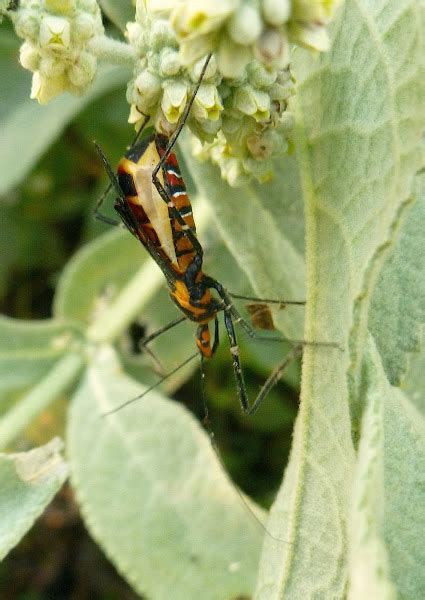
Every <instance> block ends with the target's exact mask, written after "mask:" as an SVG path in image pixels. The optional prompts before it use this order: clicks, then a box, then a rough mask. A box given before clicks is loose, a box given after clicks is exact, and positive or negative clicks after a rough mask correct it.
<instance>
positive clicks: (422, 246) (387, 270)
mask: <svg viewBox="0 0 425 600" xmlns="http://www.w3.org/2000/svg"><path fill="white" fill-rule="evenodd" d="M413 199H414V204H413V206H411V207H410V206H407V207H406V209H405V212H406V213H407V214H406V215H405V217H404V220H403V222H402V226H401V231H400V236H399V239H397V240H396V243H395V244H394V246H393V247H392V248H391V250H390V255H389V257H388V258H387V260H386V262H385V264H384V266H383V268H382V270H381V273H380V276H379V280H378V284H377V286H376V289H375V292H374V295H373V299H372V304H371V312H370V316H369V328H370V330H371V332H372V334H373V335H374V337H375V340H376V343H377V346H378V349H379V351H380V354H381V356H382V358H383V363H384V365H385V370H386V372H387V374H388V377H389V379H390V381H391V382H392V383H394V384H398V383H400V379H401V378H402V377H403V375H404V373H405V371H406V368H407V355H406V353H408V352H412V351H415V350H416V351H417V350H418V347H419V339H420V325H421V324H423V322H424V321H425V268H424V256H425V236H424V231H423V226H424V223H425V175H421V176H420V177H418V181H417V185H416V187H415V193H414V198H413Z"/></svg>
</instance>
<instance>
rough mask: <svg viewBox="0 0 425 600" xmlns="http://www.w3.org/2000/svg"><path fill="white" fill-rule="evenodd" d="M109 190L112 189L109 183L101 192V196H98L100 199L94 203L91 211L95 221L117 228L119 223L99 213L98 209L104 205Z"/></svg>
mask: <svg viewBox="0 0 425 600" xmlns="http://www.w3.org/2000/svg"><path fill="white" fill-rule="evenodd" d="M111 189H112V183H109V185H108V187H107V188H106V190H105V191H104V192H103V194H102V195H101V196H100V198H99V199H98V200H97V202H96V205H95V207H94V209H93V216H94V218H95V219H96V220H97V221H100V222H101V223H106V225H112V226H113V227H119V226H120V225H121V223H120V221H117V220H116V219H112V218H111V217H108V216H107V215H104V214H103V213H102V212H100V207H101V206H102V204H103V203H104V201H105V198H106V197H107V195H108V194H109V192H110V191H111Z"/></svg>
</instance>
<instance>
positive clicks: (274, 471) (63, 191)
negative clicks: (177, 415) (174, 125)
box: [0, 24, 299, 600]
mask: <svg viewBox="0 0 425 600" xmlns="http://www.w3.org/2000/svg"><path fill="white" fill-rule="evenodd" d="M18 47H19V44H18V42H17V40H16V38H15V36H14V35H13V33H12V31H11V30H10V28H8V26H7V24H3V25H2V29H1V30H0V70H1V72H2V74H3V77H2V82H1V83H0V88H1V89H0V96H1V97H2V98H3V101H2V105H3V106H2V107H1V106H0V121H3V123H2V124H1V125H2V127H3V125H4V126H5V130H6V129H7V128H8V126H9V118H10V112H8V111H9V110H10V107H11V106H14V107H15V108H16V106H18V107H19V106H21V105H22V106H25V105H27V104H29V91H30V80H31V77H30V74H29V73H28V72H25V71H24V70H23V69H21V68H20V67H19V64H18V59H17V57H18ZM124 80H125V77H124V78H123V81H124ZM56 102H57V101H56ZM31 103H33V101H31ZM37 109H38V107H37ZM46 110H47V109H46ZM127 116H128V105H127V103H126V101H125V86H124V85H115V86H114V85H113V83H111V89H108V90H107V91H106V92H105V93H100V94H99V96H98V97H97V98H95V99H94V100H93V101H92V102H88V103H87V104H86V106H85V107H82V104H81V107H77V108H76V109H75V116H74V117H73V118H72V119H71V120H70V121H69V122H67V124H66V126H64V127H63V128H61V127H59V128H58V131H57V134H56V135H54V136H52V142H51V143H50V144H47V143H46V144H45V146H46V148H47V149H46V151H43V152H42V153H41V156H40V158H39V159H38V160H37V161H36V164H35V166H34V167H31V169H29V171H28V172H27V173H25V176H24V177H23V178H22V180H21V181H20V182H19V183H18V184H17V185H13V186H12V187H10V189H8V190H7V193H5V194H3V195H2V196H1V197H0V230H1V231H0V252H1V261H0V304H1V312H2V313H3V314H6V315H8V316H11V317H15V318H19V319H43V318H48V317H50V316H51V307H52V301H53V297H54V292H55V285H56V282H57V280H58V276H59V274H60V273H61V271H62V269H63V267H64V265H66V264H67V262H68V261H69V260H70V258H71V257H72V256H74V255H75V253H76V252H78V250H79V249H80V248H83V247H85V246H86V245H88V244H90V243H91V242H92V241H93V240H94V239H95V238H97V237H98V236H102V235H103V236H105V235H106V236H108V235H114V234H112V233H111V232H110V231H108V227H106V226H105V225H103V224H100V223H98V222H96V221H95V220H94V219H93V216H92V211H93V206H94V203H95V201H96V199H97V198H98V197H99V195H100V194H101V193H102V191H103V189H104V188H105V185H106V177H105V174H104V172H103V169H102V166H101V164H100V163H99V160H98V158H97V155H96V153H95V151H94V146H93V140H97V141H98V142H99V144H100V145H101V146H102V148H103V149H104V152H105V154H106V155H107V156H108V158H109V160H110V161H111V163H112V164H116V162H117V160H118V159H119V158H120V156H121V155H122V154H123V152H124V150H125V148H126V146H127V145H128V144H129V141H130V140H131V139H132V137H133V131H132V128H131V127H130V126H129V125H128V124H127ZM34 118H36V117H34ZM29 125H31V123H29ZM31 131H32V130H31V127H30V126H29V127H28V130H26V128H25V123H23V124H22V131H21V135H20V136H18V137H17V138H16V139H11V138H10V136H9V137H8V136H4V137H3V140H2V142H1V143H2V144H3V145H4V144H6V145H7V147H5V146H4V147H3V148H2V150H1V155H2V156H3V158H4V157H5V156H6V157H14V159H13V160H15V161H20V160H21V158H22V156H26V150H27V149H28V148H27V146H26V145H30V146H31V145H32V144H35V143H36V142H37V140H35V139H34V138H33V137H32V135H31ZM182 169H183V170H184V172H187V170H186V169H185V167H184V164H182ZM187 183H188V187H189V190H190V191H191V192H192V197H194V196H195V190H194V189H193V184H192V183H191V181H190V178H189V176H187ZM112 201H113V198H109V199H108V204H109V210H111V206H112ZM111 214H112V213H111ZM195 218H196V207H195ZM123 235H130V234H129V233H126V232H125V233H123ZM201 241H202V243H203V245H204V246H205V253H206V261H205V270H206V272H207V273H211V275H213V276H215V277H216V278H217V279H219V280H220V281H221V282H222V283H223V284H224V285H225V286H226V287H227V288H228V289H230V290H232V291H235V292H239V293H247V292H249V291H250V288H249V284H248V282H247V281H246V278H245V277H244V275H243V273H241V271H240V269H239V268H238V267H237V265H236V263H235V261H234V259H233V258H232V256H231V255H230V254H229V253H228V251H227V250H226V248H225V247H224V245H223V242H222V241H221V239H220V237H219V234H218V233H217V231H216V229H215V227H214V224H213V222H211V224H210V226H209V227H208V229H207V231H206V232H205V233H203V234H202V239H201ZM140 253H141V260H143V259H144V258H145V254H144V253H145V251H144V249H143V248H142V247H140ZM125 260H126V257H125V256H123V257H122V261H123V271H125V269H126V265H125ZM111 285H113V282H111ZM147 285H148V282H147ZM241 309H243V305H241ZM295 310H299V309H295ZM175 316H177V313H176V309H175V308H174V306H173V305H172V304H171V302H170V301H169V299H168V297H167V294H166V291H165V289H163V290H161V291H160V292H159V293H158V294H157V295H156V296H155V298H154V300H153V301H152V302H151V303H150V306H149V307H148V309H147V310H146V311H144V314H143V315H141V317H140V320H138V322H137V323H135V324H134V325H133V326H132V327H131V328H130V329H129V331H128V332H127V333H126V335H125V336H123V338H122V339H121V340H120V341H119V342H118V344H117V346H118V348H119V349H120V351H121V358H122V360H123V362H124V364H125V365H126V368H127V370H128V371H129V372H130V373H131V374H133V375H134V376H139V377H141V380H143V381H155V380H156V379H157V375H156V374H155V373H154V371H153V369H152V361H151V359H150V358H149V357H147V356H146V354H140V353H139V351H138V347H137V343H138V340H139V339H140V338H141V337H142V336H143V334H144V333H145V332H146V331H149V332H150V331H153V330H155V329H156V328H157V327H158V326H160V325H161V324H163V323H166V322H167V321H169V320H170V319H171V318H174V317H175ZM193 334H194V327H193V326H192V324H190V323H188V324H186V323H185V324H183V325H181V326H180V327H179V328H178V329H176V330H175V331H173V332H170V333H167V334H164V336H163V338H162V339H160V340H158V343H157V344H155V345H154V348H155V352H156V353H157V354H158V356H159V357H160V359H161V362H162V363H163V364H164V368H165V369H166V370H168V369H169V368H172V367H173V366H175V364H177V363H176V361H177V357H179V356H180V357H181V356H182V346H185V347H187V350H186V351H184V352H185V353H186V352H187V354H190V352H191V351H193ZM239 337H240V343H241V347H242V360H243V367H244V370H245V377H246V382H247V387H248V391H249V393H250V397H251V398H253V397H255V395H256V393H257V392H258V390H259V388H260V386H261V384H262V383H263V382H264V380H265V378H267V376H268V374H269V373H270V370H271V368H272V367H273V365H275V364H276V363H277V362H278V360H279V358H280V357H281V356H282V347H281V346H280V345H277V347H276V345H273V344H267V343H266V344H264V343H248V342H247V341H246V340H244V339H243V336H242V335H240V336H239ZM171 348H175V349H176V350H175V351H174V353H172V351H171ZM184 355H185V354H184ZM298 375H299V365H297V364H294V365H292V366H291V368H290V369H289V370H288V373H287V374H286V375H285V379H284V381H282V382H281V383H280V384H279V385H278V387H277V388H276V389H275V390H273V391H272V393H271V394H270V395H269V397H268V398H267V401H266V402H265V403H264V405H263V406H262V408H261V409H260V410H259V412H258V414H257V415H256V416H255V417H244V416H243V415H242V414H241V410H240V406H239V403H238V399H237V394H236V388H235V384H234V378H233V371H232V365H231V358H230V353H229V349H228V342H227V339H226V338H225V334H224V332H223V331H222V343H221V345H220V348H219V350H218V352H217V354H216V356H215V357H214V359H213V360H212V361H211V362H209V363H208V364H207V365H206V376H205V393H206V398H207V402H208V406H209V409H210V417H211V427H212V429H213V431H214V434H215V440H216V443H217V445H218V447H219V451H220V455H221V459H222V461H223V462H224V463H225V465H226V467H227V469H228V471H229V473H230V476H231V477H232V479H233V480H234V481H235V482H236V483H237V485H239V486H240V487H241V488H242V490H243V491H244V492H246V493H247V494H248V495H250V496H251V497H253V498H254V499H255V500H256V501H257V502H259V503H260V504H262V505H263V506H265V507H268V506H269V505H270V503H271V501H272V499H273V496H274V493H275V491H276V489H277V487H278V485H279V483H280V481H281V478H282V473H283V469H284V466H285V464H286V461H287V457H288V452H289V448H290V442H291V432H292V426H293V421H294V418H295V415H296V411H297V403H298ZM185 376H186V375H185ZM188 377H189V378H188V379H186V380H185V381H182V378H181V377H180V378H179V380H177V381H175V382H172V383H171V385H170V386H169V389H171V390H174V393H173V396H174V398H175V399H176V401H177V402H182V403H184V404H185V405H186V406H187V407H188V408H189V409H190V410H191V411H192V412H193V413H194V414H196V415H197V416H198V417H199V418H200V419H201V420H202V417H203V409H202V405H201V402H200V385H201V382H200V374H199V370H198V369H195V370H194V371H192V372H191V373H189V374H188ZM176 386H178V387H177V389H174V388H176ZM17 398H19V393H17V395H16V397H13V398H10V397H8V398H4V399H3V398H2V400H4V402H2V405H1V407H2V411H4V410H6V408H7V407H8V406H10V404H11V403H12V402H14V401H16V399H17ZM282 398H284V400H282ZM130 410H131V408H130ZM65 418H66V398H63V400H61V401H59V402H57V403H56V404H55V405H53V406H52V407H51V408H50V409H49V410H48V411H46V412H45V413H44V414H43V415H41V416H40V417H39V418H38V420H37V421H36V422H35V423H33V424H32V425H31V427H30V428H29V429H28V430H27V432H26V435H25V437H24V438H23V439H22V440H20V441H19V443H18V444H17V446H16V448H17V449H26V448H28V447H31V446H32V445H38V444H41V443H43V442H45V441H47V440H49V439H50V438H51V437H52V436H53V435H56V434H58V435H62V434H63V430H64V421H65ZM136 597H138V596H136V595H135V594H134V593H133V592H132V591H131V590H130V588H129V587H128V585H127V584H126V583H125V582H124V581H123V580H122V579H121V578H120V577H119V575H118V574H117V573H116V572H115V570H114V568H113V567H112V566H111V565H110V564H109V563H108V561H107V560H106V558H105V557H104V556H103V554H102V552H101V551H100V550H99V549H98V548H97V546H96V545H95V543H94V542H93V541H92V540H91V539H90V538H89V536H88V534H87V533H86V531H85V529H84V526H83V524H82V521H81V519H80V518H79V515H78V507H77V506H76V504H75V503H74V500H73V494H72V490H71V489H70V488H69V487H67V486H66V487H65V488H64V489H63V490H62V492H61V494H60V495H59V496H58V497H57V498H56V499H55V500H54V502H53V503H52V505H51V506H50V507H49V509H48V510H47V512H46V513H45V515H44V516H43V517H42V518H41V519H39V521H38V522H37V524H36V526H35V527H34V528H33V529H32V531H31V532H30V533H29V534H28V535H27V536H26V537H25V538H24V539H23V540H22V542H21V543H20V544H19V545H18V547H16V548H15V549H14V550H13V551H12V552H11V553H10V554H9V556H8V557H7V558H6V559H5V560H4V562H3V563H2V564H1V565H0V598H2V600H12V599H13V600H30V599H31V600H53V599H62V598H64V599H65V598H66V599H68V598H69V599H73V600H84V599H88V598H90V599H99V600H108V599H115V598H117V599H124V600H125V599H127V598H129V599H130V598H136Z"/></svg>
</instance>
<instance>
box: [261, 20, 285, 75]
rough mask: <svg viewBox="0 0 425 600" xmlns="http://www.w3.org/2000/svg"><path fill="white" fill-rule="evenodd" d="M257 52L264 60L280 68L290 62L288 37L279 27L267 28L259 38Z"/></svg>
mask: <svg viewBox="0 0 425 600" xmlns="http://www.w3.org/2000/svg"><path fill="white" fill-rule="evenodd" d="M255 52H256V55H257V56H258V57H259V59H260V60H261V61H262V62H265V63H266V64H273V65H275V66H276V67H278V68H280V69H283V68H285V67H286V66H287V65H288V64H289V58H290V48H289V43H288V38H287V37H286V35H284V33H283V32H282V31H281V30H279V29H275V28H273V27H268V28H267V29H265V30H264V31H263V33H262V34H261V36H260V37H259V38H258V40H257V43H256V47H255Z"/></svg>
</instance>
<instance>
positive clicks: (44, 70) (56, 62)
mask: <svg viewBox="0 0 425 600" xmlns="http://www.w3.org/2000/svg"><path fill="white" fill-rule="evenodd" d="M38 70H39V71H40V75H41V76H42V77H44V78H46V79H47V78H52V79H53V77H59V76H60V75H62V73H63V72H64V71H65V62H64V61H63V60H61V59H60V58H57V57H55V56H52V55H51V54H49V55H44V56H42V57H41V59H40V66H39V68H38Z"/></svg>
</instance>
